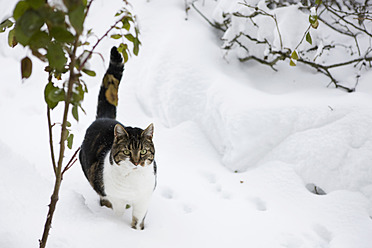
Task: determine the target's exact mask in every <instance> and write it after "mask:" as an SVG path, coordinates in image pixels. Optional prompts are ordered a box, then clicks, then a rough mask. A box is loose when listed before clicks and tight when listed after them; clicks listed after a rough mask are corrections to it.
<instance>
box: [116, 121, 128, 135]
mask: <svg viewBox="0 0 372 248" xmlns="http://www.w3.org/2000/svg"><path fill="white" fill-rule="evenodd" d="M114 135H115V138H125V137H129V135H128V133H127V131H126V130H125V128H124V127H123V126H122V125H120V124H116V125H115V128H114Z"/></svg>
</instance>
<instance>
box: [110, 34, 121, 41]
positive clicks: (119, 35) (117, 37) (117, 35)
mask: <svg viewBox="0 0 372 248" xmlns="http://www.w3.org/2000/svg"><path fill="white" fill-rule="evenodd" d="M110 37H111V38H113V39H115V40H117V39H120V38H121V37H123V36H122V35H121V34H113V35H111V36H110Z"/></svg>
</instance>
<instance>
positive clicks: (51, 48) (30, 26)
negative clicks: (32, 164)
mask: <svg viewBox="0 0 372 248" xmlns="http://www.w3.org/2000/svg"><path fill="white" fill-rule="evenodd" d="M93 2H94V0H90V1H87V0H63V5H64V6H53V5H51V4H49V3H48V1H46V0H21V1H19V2H18V3H17V5H16V7H15V9H14V11H13V16H12V17H11V18H9V19H7V20H4V21H3V22H2V23H1V24H0V32H5V30H6V29H11V30H10V31H9V34H8V41H9V45H10V46H11V47H15V46H16V45H17V44H21V45H22V46H24V47H27V48H28V49H30V50H31V52H32V55H33V57H34V58H36V59H39V60H41V61H42V62H45V63H46V64H47V65H46V67H45V71H46V72H47V73H48V75H49V77H48V81H47V82H46V86H45V91H44V96H45V102H46V104H47V120H48V132H49V146H50V154H51V161H52V168H53V170H54V175H55V184H54V189H53V193H52V196H51V200H50V204H49V211H48V214H47V218H46V222H45V226H44V231H43V235H42V238H41V240H39V245H40V247H45V246H46V243H47V239H48V235H49V230H50V227H51V224H52V219H53V214H54V211H55V209H56V205H57V202H58V198H59V190H60V187H61V183H62V179H63V175H64V173H65V172H66V171H67V170H68V169H69V168H70V167H71V166H72V165H73V164H74V163H75V162H76V160H77V159H76V155H77V152H78V150H79V149H78V150H77V151H76V152H75V154H74V155H73V157H72V158H71V159H70V161H69V162H68V163H67V164H65V165H64V160H63V159H64V154H65V149H66V145H67V147H68V148H70V149H71V148H72V144H73V139H74V135H73V134H72V132H71V131H70V129H69V127H71V123H70V122H69V121H68V117H69V112H70V111H71V113H72V116H73V118H74V119H76V120H77V121H78V120H79V111H83V112H84V110H83V108H82V105H81V103H82V101H83V100H84V95H85V93H87V85H86V84H85V83H84V82H83V81H82V79H81V76H82V73H85V74H87V75H89V76H95V72H94V71H92V70H89V69H88V68H86V64H87V62H88V61H89V59H90V58H91V56H92V54H93V52H94V51H95V49H96V47H97V46H98V44H99V43H100V42H101V41H102V40H103V39H104V38H105V37H108V36H110V37H111V38H113V39H120V40H121V42H120V45H119V47H118V51H119V52H121V53H122V55H123V57H124V63H125V62H127V61H128V54H129V55H130V54H131V53H130V49H129V46H128V44H127V41H129V44H131V48H132V49H131V50H132V51H133V53H134V54H135V55H138V52H139V46H140V44H141V43H140V41H139V39H138V35H139V30H138V27H137V25H136V22H135V16H133V15H132V14H131V12H130V11H129V10H128V8H127V7H128V6H129V4H128V2H127V1H126V0H124V1H123V7H122V8H121V9H120V10H119V11H118V12H117V13H116V14H115V16H116V17H117V21H116V22H115V23H114V24H113V25H112V26H111V27H109V28H108V30H107V31H106V33H104V34H103V35H102V36H101V37H100V38H98V40H96V41H95V43H93V45H91V44H90V43H89V41H88V40H89V38H90V37H92V34H93V33H92V30H91V29H90V30H85V29H84V22H85V19H86V17H87V15H88V14H89V9H90V7H91V5H92V3H93ZM114 30H115V31H116V32H112V31H114ZM31 73H32V60H31V58H29V57H25V58H23V59H22V61H21V74H22V78H23V79H26V78H28V77H30V75H31ZM64 78H66V79H64ZM59 103H62V105H63V109H64V110H63V115H62V121H61V124H58V125H60V128H61V131H60V137H59V140H60V142H59V147H58V152H56V151H55V147H54V143H53V140H55V139H56V137H54V135H53V134H52V129H53V128H56V126H57V125H56V123H52V120H51V110H54V109H55V108H56V107H57V106H59V107H62V106H61V105H59ZM57 158H58V159H57Z"/></svg>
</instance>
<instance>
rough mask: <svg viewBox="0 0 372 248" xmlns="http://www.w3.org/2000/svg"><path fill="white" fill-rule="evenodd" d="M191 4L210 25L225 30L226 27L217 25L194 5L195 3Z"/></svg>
mask: <svg viewBox="0 0 372 248" xmlns="http://www.w3.org/2000/svg"><path fill="white" fill-rule="evenodd" d="M191 6H192V7H193V8H194V9H195V10H196V12H198V13H199V15H200V16H201V17H203V19H204V20H206V21H207V22H208V23H209V24H210V25H211V26H212V27H214V28H217V29H218V30H221V31H223V32H226V29H224V28H222V27H221V26H220V25H217V24H216V23H213V22H211V21H210V20H209V19H208V18H207V17H206V16H205V15H204V14H203V13H202V12H201V11H200V10H199V9H198V8H196V7H195V4H194V3H192V4H191Z"/></svg>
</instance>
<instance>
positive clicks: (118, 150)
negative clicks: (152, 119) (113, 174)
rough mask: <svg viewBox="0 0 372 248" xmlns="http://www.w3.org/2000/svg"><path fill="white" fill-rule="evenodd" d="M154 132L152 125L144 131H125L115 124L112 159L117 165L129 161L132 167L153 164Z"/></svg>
mask: <svg viewBox="0 0 372 248" xmlns="http://www.w3.org/2000/svg"><path fill="white" fill-rule="evenodd" d="M153 132H154V126H153V124H150V125H149V126H148V127H147V128H146V129H145V130H141V129H139V128H127V129H125V128H124V127H123V126H121V125H120V124H117V125H116V126H115V129H114V135H115V139H114V144H113V146H112V150H111V154H112V158H113V160H114V161H115V163H116V164H117V165H119V166H120V165H121V164H123V162H126V161H130V162H131V163H132V164H133V165H134V166H138V165H140V166H146V165H149V164H151V163H152V162H153V160H154V155H155V148H154V144H153V142H152V136H153Z"/></svg>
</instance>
